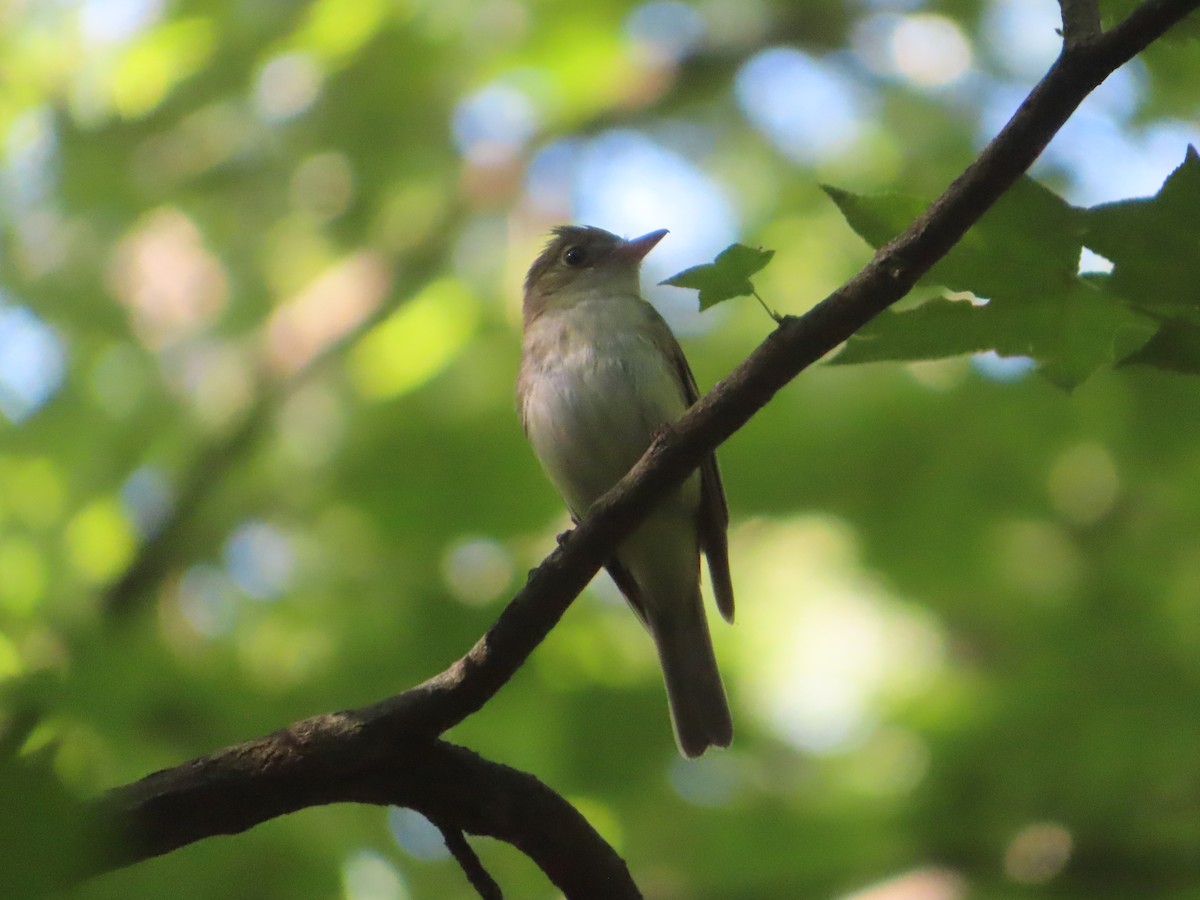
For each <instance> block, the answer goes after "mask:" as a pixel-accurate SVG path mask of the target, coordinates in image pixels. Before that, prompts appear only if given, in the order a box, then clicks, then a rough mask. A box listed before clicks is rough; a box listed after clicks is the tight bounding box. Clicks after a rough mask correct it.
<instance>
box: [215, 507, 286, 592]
mask: <svg viewBox="0 0 1200 900" xmlns="http://www.w3.org/2000/svg"><path fill="white" fill-rule="evenodd" d="M225 566H226V568H228V569H229V574H230V575H231V576H232V577H233V580H234V581H235V582H236V583H237V585H238V587H240V588H241V589H242V590H243V591H245V592H246V593H247V594H249V595H250V596H251V597H253V598H255V599H256V600H274V599H275V598H277V597H279V596H280V595H281V594H283V592H284V591H286V590H287V588H288V585H289V584H290V583H291V580H292V575H293V572H294V571H295V568H296V554H295V551H294V550H293V548H292V542H291V541H290V540H289V539H288V537H287V536H286V535H285V534H283V532H281V531H280V530H279V529H277V528H275V527H274V526H273V525H269V524H267V523H266V522H257V521H252V522H246V523H245V524H244V525H240V526H238V528H237V529H236V530H235V531H234V532H233V534H231V535H230V536H229V539H228V540H227V541H226V542H225Z"/></svg>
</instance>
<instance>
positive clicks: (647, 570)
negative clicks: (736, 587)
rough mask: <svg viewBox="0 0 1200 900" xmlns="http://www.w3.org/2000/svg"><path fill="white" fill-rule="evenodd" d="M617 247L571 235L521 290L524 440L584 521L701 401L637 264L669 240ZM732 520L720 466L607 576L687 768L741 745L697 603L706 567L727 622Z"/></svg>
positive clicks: (678, 493) (705, 473)
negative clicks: (631, 618)
mask: <svg viewBox="0 0 1200 900" xmlns="http://www.w3.org/2000/svg"><path fill="white" fill-rule="evenodd" d="M666 233H667V232H666V231H665V230H663V231H652V232H650V233H649V234H646V235H643V236H642V237H639V238H634V239H632V240H623V239H621V238H619V237H617V236H616V235H615V234H611V233H609V232H607V231H604V230H603V229H601V228H593V227H586V226H576V225H567V226H561V227H559V228H556V229H554V231H553V238H552V239H551V241H550V243H549V244H548V245H547V246H546V249H545V250H544V251H543V252H542V254H541V255H540V256H539V257H538V258H537V260H536V261H535V262H534V263H533V265H532V266H531V267H530V269H529V274H528V275H527V276H526V278H525V298H524V306H523V318H524V326H525V336H524V341H523V343H522V348H521V369H520V374H519V376H518V378H517V408H518V410H519V412H520V415H521V426H522V428H523V429H524V430H525V434H526V436H527V437H528V438H529V441H530V443H531V444H532V445H533V451H534V453H535V454H536V455H537V458H538V460H539V461H540V462H541V464H542V468H543V469H544V470H545V472H546V475H547V476H548V477H549V479H550V481H551V482H552V483H553V484H554V486H555V488H557V489H558V492H559V494H561V495H562V498H563V500H564V501H566V504H567V507H568V508H569V509H570V511H571V514H572V516H573V517H574V518H575V520H576V521H579V520H580V519H581V518H582V517H583V516H584V515H585V514H586V513H587V511H588V509H589V508H590V507H591V505H592V504H593V503H595V502H596V501H597V500H598V499H599V498H600V497H601V496H602V495H603V494H604V493H605V492H606V491H608V489H609V488H611V487H612V486H613V485H615V484H616V483H617V482H618V481H619V480H620V479H621V478H622V477H623V476H624V475H625V474H626V473H627V472H628V471H629V470H630V469H631V468H633V465H634V463H636V462H637V461H638V459H640V458H641V456H642V454H643V453H644V452H645V451H646V448H647V447H649V446H650V443H651V441H653V439H654V437H655V436H656V435H657V434H658V432H659V431H660V430H661V429H662V428H663V426H665V425H667V424H669V423H671V422H673V421H675V420H676V419H678V418H679V417H680V416H681V415H682V414H683V413H684V411H685V410H686V409H687V408H688V407H689V406H691V405H692V404H693V403H695V402H696V400H697V399H698V397H699V391H698V390H697V388H696V379H695V378H694V377H693V376H692V371H691V369H690V368H689V367H688V364H687V360H686V359H684V356H683V350H681V349H680V347H679V343H678V342H677V341H676V340H675V336H674V335H673V334H672V333H671V329H670V328H669V327H668V325H667V323H666V322H665V321H663V318H662V316H660V315H659V314H658V312H657V311H655V309H654V307H652V306H651V305H650V304H649V303H647V302H646V301H645V300H643V299H642V297H641V293H640V287H639V285H638V270H639V268H640V266H641V262H642V259H643V258H644V257H645V256H646V254H647V253H649V252H650V251H651V250H652V249H653V248H654V246H655V245H656V244H657V243H658V242H659V241H660V240H662V238H663V236H664V235H666ZM728 525H729V510H728V507H727V506H726V502H725V491H724V488H723V487H722V486H721V475H720V472H719V471H718V469H717V460H716V457H715V456H714V455H710V456H708V457H707V458H706V459H705V460H704V463H703V465H702V466H701V467H700V469H699V471H698V472H696V473H693V474H692V476H691V477H690V478H689V479H688V480H687V481H686V482H685V483H684V484H683V485H682V486H681V487H680V488H678V489H677V490H675V491H674V492H673V493H671V494H670V495H668V497H667V498H666V499H665V500H663V501H662V502H661V503H660V504H659V506H658V507H657V508H655V509H654V511H653V512H651V513H650V515H649V516H648V517H647V518H646V519H645V520H644V521H643V522H642V524H641V525H640V526H639V527H638V528H637V530H635V531H634V532H633V534H632V535H630V536H629V537H628V538H626V539H625V541H624V542H623V543H621V545H620V546H619V547H618V548H617V550H616V553H615V555H614V556H613V558H612V559H610V560H609V561H608V563H607V564H606V568H607V569H608V572H609V574H610V575H611V576H612V579H613V581H614V582H616V584H617V587H618V588H620V590H621V593H622V594H624V595H625V599H626V600H628V601H629V605H630V606H631V607H633V611H634V612H635V613H636V614H637V616H638V618H639V619H640V620H641V622H642V624H643V625H644V626H645V627H646V629H647V630H648V631H649V632H650V636H651V637H652V638H653V639H654V643H655V646H656V647H657V649H658V657H659V662H660V664H661V666H662V671H663V679H664V681H665V682H666V688H667V699H668V702H669V705H670V709H671V721H672V724H673V725H674V728H675V740H676V743H677V744H678V745H679V749H680V751H681V752H682V753H683V755H684V756H687V757H696V756H699V755H701V754H702V753H704V751H705V750H707V749H708V748H709V747H711V746H717V747H728V746H729V744H730V742H731V741H732V740H733V722H732V720H731V719H730V716H729V704H728V702H727V701H726V699H725V689H724V687H723V686H722V684H721V675H720V672H719V671H718V669H717V660H716V656H715V655H714V653H713V647H712V639H711V638H710V637H709V633H708V622H707V620H706V619H705V615H704V607H703V604H702V602H701V598H700V554H701V552H703V553H704V555H705V556H706V557H707V559H708V571H709V575H710V577H711V579H712V582H713V593H714V594H715V596H716V600H717V608H718V609H719V610H720V612H721V615H722V616H723V617H724V618H725V619H726V621H729V622H732V621H733V584H732V582H731V580H730V575H729V548H728V542H727V539H726V529H727V527H728Z"/></svg>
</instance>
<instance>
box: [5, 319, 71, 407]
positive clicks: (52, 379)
mask: <svg viewBox="0 0 1200 900" xmlns="http://www.w3.org/2000/svg"><path fill="white" fill-rule="evenodd" d="M65 368H66V351H65V349H64V348H63V344H62V341H60V340H59V338H58V335H56V334H55V333H54V330H53V329H52V328H50V326H49V325H47V324H46V323H45V322H43V321H42V320H41V319H40V318H38V316H37V314H36V313H34V312H33V311H32V310H30V309H28V308H26V307H24V306H5V305H3V302H2V300H0V414H3V415H4V416H5V418H7V419H8V420H9V421H10V422H16V423H20V422H23V421H25V420H26V419H27V418H29V417H30V416H31V415H33V414H34V413H35V412H37V411H38V410H39V409H40V408H41V407H42V406H44V405H45V403H46V402H47V401H48V400H49V399H50V398H51V397H53V396H54V393H55V392H56V391H57V390H58V389H59V387H60V386H61V384H62V380H63V375H64V372H65Z"/></svg>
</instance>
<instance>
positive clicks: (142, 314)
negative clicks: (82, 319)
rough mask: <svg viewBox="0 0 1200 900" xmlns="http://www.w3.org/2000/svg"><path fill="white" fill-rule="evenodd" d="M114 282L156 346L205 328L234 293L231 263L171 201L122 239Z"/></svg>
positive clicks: (136, 321)
mask: <svg viewBox="0 0 1200 900" xmlns="http://www.w3.org/2000/svg"><path fill="white" fill-rule="evenodd" d="M108 286H109V290H111V291H112V293H113V294H114V295H115V296H116V297H117V299H118V300H120V302H121V304H122V305H123V306H125V307H126V309H127V310H128V311H129V315H130V317H131V318H132V319H133V325H134V330H135V331H136V332H137V334H138V336H139V337H140V338H141V340H142V341H143V343H145V344H146V345H147V346H148V347H151V348H153V349H161V348H162V347H165V346H167V345H169V344H172V343H175V342H176V341H179V340H181V339H182V338H184V337H188V336H190V335H192V334H194V333H196V332H197V331H199V330H201V329H203V328H204V327H205V326H207V325H208V324H210V323H211V322H213V321H214V320H216V319H217V318H218V317H219V316H220V314H221V312H222V311H223V310H224V309H225V304H226V302H227V301H228V297H229V286H228V281H227V278H226V274H225V267H224V266H223V265H222V264H221V261H220V260H219V259H217V257H216V256H214V255H213V254H212V253H210V252H209V251H208V249H207V248H206V247H205V246H204V240H203V238H202V236H201V234H200V230H199V229H198V228H197V227H196V225H195V223H194V222H192V220H191V219H190V218H188V217H187V216H186V215H185V214H184V213H182V212H180V211H179V210H177V209H173V208H169V207H167V208H163V209H159V210H156V211H155V212H152V213H150V214H148V215H147V216H144V217H143V218H142V220H141V221H140V222H139V223H138V224H137V226H135V228H134V229H133V230H132V231H131V232H130V233H129V234H127V235H126V236H125V237H124V238H122V239H121V242H120V244H119V245H118V246H117V250H116V253H115V254H114V256H113V260H112V264H111V266H110V267H109V272H108Z"/></svg>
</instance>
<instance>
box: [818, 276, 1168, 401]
mask: <svg viewBox="0 0 1200 900" xmlns="http://www.w3.org/2000/svg"><path fill="white" fill-rule="evenodd" d="M1155 329H1156V325H1155V323H1154V321H1153V320H1152V319H1151V318H1149V317H1148V316H1145V315H1142V314H1140V313H1138V312H1136V311H1135V310H1132V309H1130V308H1129V306H1128V305H1127V304H1125V303H1123V302H1122V301H1121V300H1120V299H1119V298H1117V297H1113V296H1111V295H1109V294H1107V293H1105V292H1104V291H1102V290H1099V289H1098V288H1097V287H1096V286H1095V285H1092V284H1090V283H1088V282H1085V281H1082V280H1080V281H1078V282H1077V283H1076V284H1075V285H1073V286H1072V287H1071V288H1070V289H1069V290H1067V291H1065V292H1062V293H1060V294H1057V295H1048V296H1046V297H1043V302H1042V303H1040V304H1037V305H1021V304H1013V303H1007V304H1006V303H1003V302H996V301H992V302H990V303H987V304H986V305H974V304H972V303H968V302H966V301H962V300H948V299H945V298H940V299H937V300H931V301H929V302H927V303H924V304H922V305H921V306H918V307H917V308H916V309H911V310H905V311H903V312H891V311H887V312H884V313H881V314H880V315H879V316H876V317H875V319H873V320H872V321H871V322H870V323H869V324H868V325H867V326H866V327H865V328H863V329H862V330H860V331H859V332H858V333H857V334H856V335H854V337H852V338H851V339H850V340H849V341H848V342H847V344H846V346H845V348H843V350H842V352H841V353H839V354H838V355H837V357H835V358H834V359H833V360H832V361H831V362H832V364H835V365H842V364H849V363H863V362H877V361H883V360H893V361H900V360H904V361H912V360H921V359H937V358H944V357H947V356H957V355H961V354H964V353H978V352H981V351H984V350H995V351H996V352H997V353H999V354H1000V355H1001V356H1029V357H1032V358H1033V359H1035V360H1037V361H1038V362H1039V363H1040V370H1041V372H1042V374H1043V375H1045V376H1046V377H1047V378H1048V379H1050V380H1051V381H1052V382H1054V383H1055V384H1057V385H1059V386H1060V387H1063V388H1068V389H1069V388H1072V387H1075V386H1076V385H1078V384H1080V383H1081V382H1083V381H1084V380H1085V379H1086V378H1087V377H1088V376H1089V375H1091V374H1092V372H1094V371H1095V370H1096V369H1098V368H1099V367H1100V366H1103V365H1112V364H1114V363H1117V362H1119V361H1121V360H1122V359H1124V358H1125V357H1128V356H1129V355H1130V354H1131V353H1134V351H1136V350H1138V348H1140V347H1142V345H1144V344H1146V342H1147V341H1149V340H1150V339H1151V337H1152V336H1153V335H1154V332H1155Z"/></svg>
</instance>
